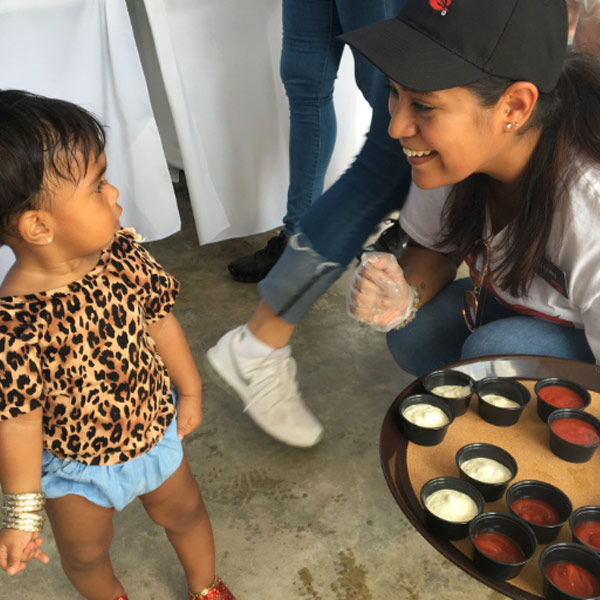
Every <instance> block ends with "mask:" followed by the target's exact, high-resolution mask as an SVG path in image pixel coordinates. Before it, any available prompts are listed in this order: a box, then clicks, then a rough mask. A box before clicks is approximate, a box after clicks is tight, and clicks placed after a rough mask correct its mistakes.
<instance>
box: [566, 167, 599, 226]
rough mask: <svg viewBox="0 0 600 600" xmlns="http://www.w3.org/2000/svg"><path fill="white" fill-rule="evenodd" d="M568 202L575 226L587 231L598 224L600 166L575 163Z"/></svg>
mask: <svg viewBox="0 0 600 600" xmlns="http://www.w3.org/2000/svg"><path fill="white" fill-rule="evenodd" d="M569 201H570V210H571V214H572V218H573V222H574V223H575V224H579V225H581V226H583V227H584V229H586V230H588V229H589V228H590V226H591V225H592V224H595V223H598V222H600V164H598V163H593V162H590V161H584V160H578V161H576V163H575V169H574V174H573V177H572V178H571V180H570V183H569ZM599 235H600V232H599Z"/></svg>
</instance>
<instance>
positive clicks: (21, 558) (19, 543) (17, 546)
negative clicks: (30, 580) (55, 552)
mask: <svg viewBox="0 0 600 600" xmlns="http://www.w3.org/2000/svg"><path fill="white" fill-rule="evenodd" d="M41 543H42V538H41V537H39V534H37V533H31V532H28V531H19V530H17V529H0V569H2V570H4V571H6V572H7V573H8V574H9V575H16V574H17V573H20V572H21V571H22V570H23V569H24V568H25V566H26V563H27V561H29V560H31V559H32V558H35V559H37V560H39V561H40V562H43V563H44V564H46V563H48V561H49V560H50V558H49V557H48V555H47V554H45V553H44V552H42V551H41V550H40V545H41Z"/></svg>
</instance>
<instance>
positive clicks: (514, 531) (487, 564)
mask: <svg viewBox="0 0 600 600" xmlns="http://www.w3.org/2000/svg"><path fill="white" fill-rule="evenodd" d="M488 532H493V533H500V534H502V535H505V536H506V537H508V538H510V539H511V540H512V541H513V542H514V543H515V544H516V545H517V546H518V547H519V548H520V549H521V551H522V552H523V560H521V561H518V562H514V563H507V562H502V561H499V560H496V559H495V558H492V557H491V556H488V555H487V554H485V553H484V552H482V551H481V550H480V549H479V548H478V547H477V546H476V545H475V538H476V537H477V536H478V535H481V534H482V533H488ZM469 538H470V540H471V544H472V545H473V562H474V563H475V566H476V567H477V569H479V571H481V572H482V573H483V574H484V575H487V576H488V577H492V578H494V579H499V580H501V581H505V580H506V579H512V578H513V577H516V576H517V575H518V574H519V573H520V572H521V569H522V568H523V565H525V564H526V563H527V562H529V561H530V560H531V559H532V558H533V556H534V555H535V553H536V551H537V541H536V538H535V534H534V533H533V531H532V530H531V527H529V525H527V523H526V522H525V521H523V520H522V519H518V518H517V517H515V516H514V515H510V514H508V513H502V512H484V513H482V514H480V515H478V516H477V517H475V518H474V519H473V520H472V521H471V523H470V525H469Z"/></svg>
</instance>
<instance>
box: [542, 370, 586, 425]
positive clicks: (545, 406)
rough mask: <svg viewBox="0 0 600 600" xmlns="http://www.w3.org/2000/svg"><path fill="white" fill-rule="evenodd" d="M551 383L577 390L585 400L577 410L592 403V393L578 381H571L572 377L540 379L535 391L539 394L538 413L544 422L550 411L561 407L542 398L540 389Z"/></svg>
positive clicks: (582, 399)
mask: <svg viewBox="0 0 600 600" xmlns="http://www.w3.org/2000/svg"><path fill="white" fill-rule="evenodd" d="M550 385H559V386H561V387H565V388H568V389H570V390H572V391H573V392H575V393H576V394H577V395H578V396H579V397H580V398H581V401H582V402H583V406H582V407H581V408H577V409H575V410H584V409H585V408H586V407H588V406H589V405H590V402H591V401H592V398H591V396H590V393H589V392H588V391H587V390H586V389H585V388H584V387H582V386H581V385H579V384H578V383H575V382H574V381H571V380H570V379H562V378H560V377H546V378H545V379H540V380H539V381H538V382H537V383H536V384H535V388H534V391H535V395H536V396H537V414H538V416H539V418H540V419H542V421H544V423H545V422H546V421H547V420H548V417H549V416H550V413H552V412H554V411H555V410H559V409H560V406H554V405H553V404H549V403H548V402H546V401H545V400H543V399H542V398H540V391H541V390H542V389H544V388H545V387H548V386H550Z"/></svg>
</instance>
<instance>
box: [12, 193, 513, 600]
mask: <svg viewBox="0 0 600 600" xmlns="http://www.w3.org/2000/svg"><path fill="white" fill-rule="evenodd" d="M179 195H180V207H181V211H182V219H183V221H184V226H183V229H182V231H180V232H179V233H178V234H176V235H174V236H172V237H171V238H169V239H166V240H162V241H160V242H154V243H151V244H149V246H150V249H151V251H152V253H153V254H154V255H155V256H156V257H157V258H158V259H159V260H160V261H161V262H162V263H163V264H164V265H165V267H166V268H168V270H170V271H171V272H172V273H173V274H174V275H175V276H176V277H177V278H178V279H179V280H180V281H181V283H182V294H181V296H180V299H179V300H178V303H177V305H176V310H175V313H176V315H177V317H178V318H179V320H180V322H181V323H182V326H183V328H184V329H185V331H186V333H187V336H188V339H189V341H190V344H191V347H192V350H193V352H194V353H195V356H196V357H197V362H198V365H199V367H200V370H201V372H202V373H203V375H204V370H203V366H202V359H203V356H204V353H205V352H206V350H207V349H208V348H209V347H210V346H211V345H213V344H214V343H215V342H216V341H217V340H218V339H219V337H220V336H221V335H222V334H223V333H224V332H225V331H227V330H229V329H231V328H232V327H235V326H237V325H238V324H241V323H243V322H245V321H246V320H247V319H248V317H249V316H250V314H251V312H252V311H253V309H254V307H255V306H256V303H257V299H258V295H257V291H256V286H255V285H251V284H240V283H236V282H234V281H233V280H232V279H231V278H230V276H229V274H228V272H227V270H226V265H227V263H228V262H229V261H230V260H232V259H233V258H236V257H238V256H240V255H243V254H246V253H248V252H251V251H254V250H256V249H258V248H260V247H262V246H263V245H264V243H265V241H266V239H268V237H269V234H264V235H259V236H253V237H252V238H246V239H239V240H231V241H226V242H221V243H217V244H212V245H208V246H203V247H199V246H198V242H197V238H196V234H195V231H194V226H193V221H192V218H191V210H190V206H189V202H187V201H186V199H185V193H181V191H180V194H179ZM347 283H348V275H346V276H344V277H343V278H342V279H341V280H340V281H339V282H338V283H336V284H335V285H334V286H333V287H332V288H331V289H330V291H329V292H328V293H327V294H325V295H324V296H323V297H322V298H321V299H320V300H319V302H318V303H317V304H316V305H315V307H314V308H313V310H312V311H311V312H310V314H309V315H308V316H307V317H306V318H305V319H304V321H303V322H302V324H301V326H300V327H298V330H297V333H296V335H295V336H294V339H293V344H292V345H293V351H294V356H295V358H296V360H297V363H298V373H299V381H300V388H301V390H302V393H303V395H304V398H305V399H306V401H307V403H308V404H309V406H310V407H311V408H312V409H313V410H314V412H315V413H316V414H317V415H318V417H319V418H320V419H321V421H322V422H323V424H324V426H325V429H326V436H325V438H324V440H323V441H322V442H321V443H320V444H319V445H318V446H317V447H315V448H312V449H309V450H301V449H296V448H291V447H287V446H284V445H282V444H279V443H277V442H275V441H274V440H272V439H271V438H269V437H268V436H266V435H265V434H263V433H262V432H261V431H260V430H259V429H258V428H257V427H256V426H255V425H254V424H253V423H252V422H251V421H250V420H249V419H248V418H247V417H245V416H244V415H243V414H242V412H241V403H239V401H237V400H235V399H234V398H231V397H229V396H227V395H226V394H225V393H224V392H223V391H221V389H220V388H218V387H217V386H216V385H214V384H213V382H212V381H211V380H210V379H208V377H206V378H205V379H204V422H203V424H202V425H201V427H200V428H199V429H198V430H197V431H196V432H194V433H193V434H192V435H190V436H189V437H188V438H186V440H185V450H186V453H187V456H188V458H189V461H190V463H191V466H192V470H193V472H194V474H195V476H196V478H197V480H198V482H199V485H200V489H201V490H202V494H203V496H204V499H205V502H206V504H207V507H208V510H209V512H210V516H211V520H212V524H213V528H214V533H215V539H216V558H217V571H218V573H220V574H221V576H222V577H223V579H224V580H225V581H226V582H227V583H228V585H229V587H230V588H231V590H232V591H233V592H234V593H235V594H236V595H237V598H238V600H351V599H352V600H353V599H356V600H376V599H377V600H383V599H392V600H404V599H406V600H415V599H419V600H434V599H435V600H440V599H442V600H459V599H461V600H462V599H463V598H467V597H471V598H477V599H478V600H479V599H481V600H498V599H501V598H503V597H504V596H502V595H501V594H498V593H497V592H494V591H492V590H491V589H489V588H487V587H485V586H484V585H482V584H480V583H479V582H477V581H475V580H473V579H471V578H470V577H469V576H468V575H466V574H465V573H464V572H463V571H461V570H460V569H459V568H458V567H456V566H454V565H453V564H451V563H450V562H448V561H447V560H446V559H445V558H443V557H442V555H441V554H439V553H438V552H437V551H436V550H434V549H433V548H432V547H431V546H430V545H429V544H428V543H427V542H426V541H425V540H424V539H423V538H422V537H421V536H420V535H419V534H418V533H417V532H416V530H415V529H414V528H413V527H412V525H411V524H410V523H409V522H408V521H407V520H406V518H405V517H404V515H403V514H402V512H401V511H400V509H399V508H398V506H397V505H396V503H395V501H394V499H393V498H392V496H391V494H390V492H389V490H388V488H387V485H386V483H385V480H384V477H383V474H382V471H381V467H380V464H379V449H378V444H379V429H380V426H381V422H382V420H383V417H384V415H385V412H386V411H387V409H388V407H389V405H390V404H391V402H392V401H393V400H394V398H395V397H396V395H397V394H398V392H399V391H400V390H401V389H402V388H403V387H405V385H406V384H407V383H408V382H409V381H410V380H411V378H410V376H408V375H407V374H406V373H403V372H402V371H400V370H399V369H398V368H397V367H396V366H395V364H394V363H393V361H392V359H391V357H390V356H389V354H388V352H387V350H386V347H385V338H384V336H383V335H382V334H377V333H375V332H373V331H371V330H370V329H368V328H367V327H362V326H360V325H359V324H357V323H356V322H355V321H353V320H351V319H349V318H348V317H347V316H346V312H345V292H346V287H347ZM115 530H116V533H115V540H114V543H113V547H112V556H113V560H114V564H115V570H116V572H117V575H118V576H119V578H120V579H121V581H122V582H123V584H124V586H125V589H126V590H127V591H128V594H129V598H130V600H142V599H143V600H171V599H179V600H183V599H184V598H187V596H186V585H185V580H184V577H183V573H182V571H181V568H180V566H179V563H178V561H177V558H176V556H175V554H174V552H173V550H172V549H171V547H170V545H169V544H168V542H167V540H166V537H165V535H164V533H163V532H162V531H161V530H159V529H158V528H157V527H156V526H154V525H153V524H152V523H151V522H150V520H149V519H148V517H147V516H146V514H145V513H144V511H143V508H142V506H141V503H139V502H138V501H135V502H133V503H132V504H131V505H129V506H128V507H127V508H125V510H123V511H122V512H121V513H118V514H117V515H116V518H115ZM44 538H45V541H44V546H43V547H44V548H45V550H46V551H47V552H48V553H49V554H50V557H51V564H49V565H47V566H45V565H41V564H31V565H30V566H29V567H28V568H27V569H26V571H25V572H24V573H22V574H20V575H18V576H17V577H14V578H12V579H9V578H8V577H7V576H6V575H5V574H2V575H0V598H3V599H4V598H6V599H8V598H14V599H17V600H30V599H31V600H42V599H43V600H55V599H56V600H57V599H59V598H60V599H61V600H70V599H73V600H74V599H76V598H79V597H80V596H79V595H78V594H77V593H76V592H75V591H74V589H73V588H72V587H71V585H70V583H69V581H68V580H67V579H66V577H65V575H64V574H63V572H62V569H61V567H60V560H59V557H58V555H57V552H56V548H55V546H54V541H53V538H52V533H51V530H50V527H49V526H48V525H46V529H45V532H44Z"/></svg>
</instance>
